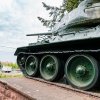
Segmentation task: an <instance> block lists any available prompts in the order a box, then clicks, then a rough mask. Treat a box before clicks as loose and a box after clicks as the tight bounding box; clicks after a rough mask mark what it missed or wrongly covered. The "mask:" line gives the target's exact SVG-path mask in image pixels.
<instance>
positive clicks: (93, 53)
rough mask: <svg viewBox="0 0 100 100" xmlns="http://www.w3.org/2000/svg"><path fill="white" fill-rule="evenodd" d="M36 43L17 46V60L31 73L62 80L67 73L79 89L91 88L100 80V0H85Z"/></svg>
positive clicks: (70, 82) (68, 78)
mask: <svg viewBox="0 0 100 100" xmlns="http://www.w3.org/2000/svg"><path fill="white" fill-rule="evenodd" d="M27 36H38V41H37V42H36V43H30V44H29V45H28V46H25V47H20V48H17V50H16V52H15V55H16V56H17V64H18V66H19V68H20V69H21V71H22V72H23V74H24V75H25V76H28V77H38V75H41V77H42V78H43V79H44V80H46V81H53V82H54V81H58V80H60V79H61V78H62V77H63V76H64V75H65V76H66V79H67V81H68V83H69V84H70V85H71V86H72V87H74V88H78V89H82V90H89V89H91V88H93V87H96V86H98V84H99V81H100V65H99V64H100V46H99V43H100V0H83V1H82V2H81V3H80V4H79V6H78V7H77V8H76V9H74V10H73V11H71V12H70V13H69V14H67V15H65V16H64V17H63V18H62V20H61V22H59V23H57V24H56V25H55V27H54V29H53V30H52V32H47V33H37V34H28V35H27Z"/></svg>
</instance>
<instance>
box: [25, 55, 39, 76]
mask: <svg viewBox="0 0 100 100" xmlns="http://www.w3.org/2000/svg"><path fill="white" fill-rule="evenodd" d="M25 70H26V73H27V75H29V76H33V77H35V76H38V75H39V59H38V58H37V57H36V56H34V55H30V56H29V57H28V58H27V60H26V63H25Z"/></svg>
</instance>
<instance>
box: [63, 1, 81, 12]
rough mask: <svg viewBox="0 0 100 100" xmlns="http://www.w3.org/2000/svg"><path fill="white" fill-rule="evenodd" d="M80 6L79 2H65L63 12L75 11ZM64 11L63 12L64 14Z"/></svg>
mask: <svg viewBox="0 0 100 100" xmlns="http://www.w3.org/2000/svg"><path fill="white" fill-rule="evenodd" d="M78 4H79V1H78V0H63V8H64V9H63V10H64V11H65V10H67V11H68V12H70V11H72V10H73V9H75V8H76V7H77V6H78ZM64 11H63V12H64Z"/></svg>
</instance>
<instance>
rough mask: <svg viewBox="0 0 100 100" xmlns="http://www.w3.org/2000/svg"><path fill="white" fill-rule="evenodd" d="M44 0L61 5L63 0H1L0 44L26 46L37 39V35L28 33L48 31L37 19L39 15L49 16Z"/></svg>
mask: <svg viewBox="0 0 100 100" xmlns="http://www.w3.org/2000/svg"><path fill="white" fill-rule="evenodd" d="M42 2H45V3H46V4H48V5H52V6H60V5H61V3H62V0H0V45H3V46H8V47H14V48H17V47H20V46H26V45H28V43H30V42H35V41H36V40H37V39H36V37H26V34H31V33H39V32H40V33H41V32H47V30H48V29H46V28H45V27H44V26H42V24H41V22H40V21H39V20H38V19H37V17H38V16H41V17H44V18H48V12H47V11H46V10H45V8H44V7H43V5H42ZM0 50H2V51H11V49H9V50H8V49H5V48H0Z"/></svg>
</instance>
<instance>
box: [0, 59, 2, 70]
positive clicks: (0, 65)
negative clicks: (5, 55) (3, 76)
mask: <svg viewBox="0 0 100 100" xmlns="http://www.w3.org/2000/svg"><path fill="white" fill-rule="evenodd" d="M1 67H2V64H1V61H0V69H1Z"/></svg>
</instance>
